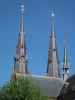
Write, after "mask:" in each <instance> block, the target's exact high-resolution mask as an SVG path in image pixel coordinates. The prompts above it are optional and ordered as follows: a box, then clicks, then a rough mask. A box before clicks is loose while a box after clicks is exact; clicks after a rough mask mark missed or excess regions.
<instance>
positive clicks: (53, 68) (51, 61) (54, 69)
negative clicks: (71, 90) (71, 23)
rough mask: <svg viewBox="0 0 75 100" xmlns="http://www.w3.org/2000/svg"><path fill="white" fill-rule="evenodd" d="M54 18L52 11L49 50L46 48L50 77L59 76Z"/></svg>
mask: <svg viewBox="0 0 75 100" xmlns="http://www.w3.org/2000/svg"><path fill="white" fill-rule="evenodd" d="M54 20H55V14H54V12H52V14H51V36H50V43H49V50H48V65H47V75H48V76H50V77H60V72H59V60H58V52H57V45H56V36H55V22H54Z"/></svg>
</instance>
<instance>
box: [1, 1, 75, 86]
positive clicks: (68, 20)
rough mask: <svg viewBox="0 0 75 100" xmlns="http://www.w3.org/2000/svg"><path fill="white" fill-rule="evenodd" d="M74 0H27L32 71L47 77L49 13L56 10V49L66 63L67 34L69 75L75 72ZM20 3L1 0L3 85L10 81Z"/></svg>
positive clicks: (27, 32)
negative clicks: (64, 50) (64, 57)
mask: <svg viewBox="0 0 75 100" xmlns="http://www.w3.org/2000/svg"><path fill="white" fill-rule="evenodd" d="M74 4H75V0H25V17H24V19H25V21H24V23H25V32H26V43H27V48H28V55H29V64H28V65H29V66H28V67H29V70H30V71H31V72H32V73H33V74H39V75H45V73H46V68H47V57H48V47H49V35H50V34H49V32H50V23H51V20H50V11H51V10H52V8H54V9H55V20H56V35H57V46H58V51H59V58H60V63H62V62H63V39H64V33H67V36H68V37H67V38H68V39H67V48H68V56H69V61H70V64H71V69H70V72H71V74H74V73H75V61H74V59H75V5H74ZM19 6H20V0H0V84H3V83H5V82H6V81H7V80H9V79H10V77H11V74H12V69H13V62H14V61H13V56H15V49H16V44H17V39H18V33H19V14H20V13H19V11H20V9H19ZM60 67H62V66H60Z"/></svg>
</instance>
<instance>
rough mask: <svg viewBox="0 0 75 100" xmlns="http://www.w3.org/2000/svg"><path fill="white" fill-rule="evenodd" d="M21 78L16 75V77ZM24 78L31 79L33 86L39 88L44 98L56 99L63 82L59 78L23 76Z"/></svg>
mask: <svg viewBox="0 0 75 100" xmlns="http://www.w3.org/2000/svg"><path fill="white" fill-rule="evenodd" d="M18 76H21V75H20V74H18V73H17V77H18ZM23 76H24V77H25V78H28V79H32V81H33V83H34V85H36V86H38V87H39V88H40V91H41V92H42V94H43V95H44V96H50V97H57V96H58V95H59V93H60V90H61V89H62V87H63V86H64V84H65V82H64V81H63V80H61V79H59V78H55V77H47V76H38V75H23Z"/></svg>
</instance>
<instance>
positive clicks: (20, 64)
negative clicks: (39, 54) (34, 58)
mask: <svg viewBox="0 0 75 100" xmlns="http://www.w3.org/2000/svg"><path fill="white" fill-rule="evenodd" d="M19 26H20V27H19V36H18V43H17V46H16V56H15V58H14V69H13V71H14V72H13V73H15V74H20V75H25V74H28V68H27V63H28V60H27V49H26V41H25V34H24V33H25V32H24V5H23V4H21V12H20V25H19Z"/></svg>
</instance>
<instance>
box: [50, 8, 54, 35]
mask: <svg viewBox="0 0 75 100" xmlns="http://www.w3.org/2000/svg"><path fill="white" fill-rule="evenodd" d="M54 12H55V11H54V10H53V9H52V12H51V33H52V34H51V35H52V36H55V13H54Z"/></svg>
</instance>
